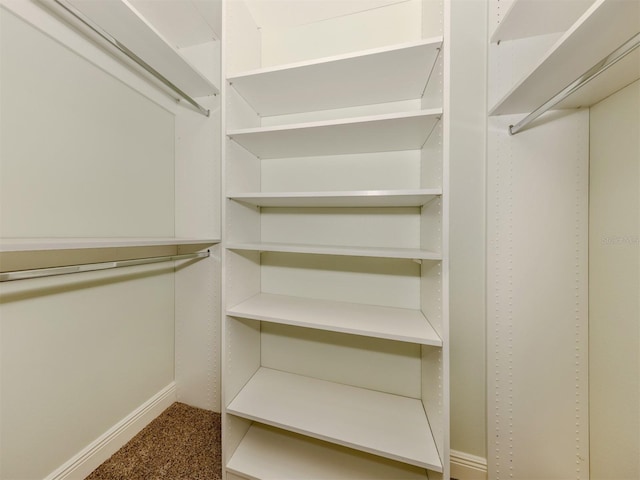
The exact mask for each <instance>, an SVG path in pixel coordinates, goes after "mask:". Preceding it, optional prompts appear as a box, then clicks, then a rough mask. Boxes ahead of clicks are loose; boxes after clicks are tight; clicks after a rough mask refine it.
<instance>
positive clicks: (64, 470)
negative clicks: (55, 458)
mask: <svg viewBox="0 0 640 480" xmlns="http://www.w3.org/2000/svg"><path fill="white" fill-rule="evenodd" d="M176 398H177V395H176V384H175V383H174V382H172V383H170V384H169V385H167V386H166V387H165V388H163V389H162V390H160V391H159V392H158V393H156V394H155V395H154V396H153V397H151V398H150V399H149V400H147V401H146V402H144V403H143V404H142V405H140V406H139V407H138V408H136V409H135V410H134V411H133V412H131V413H130V414H129V415H127V416H126V417H125V418H123V419H122V420H121V421H120V422H118V423H117V424H115V425H114V426H113V427H111V428H110V429H109V430H107V431H106V432H105V433H104V434H102V435H101V436H100V437H98V438H97V439H96V440H95V441H94V442H92V443H90V444H89V445H87V447H85V448H84V449H82V450H81V451H80V452H79V453H78V454H77V455H75V456H74V457H72V458H71V459H70V460H69V461H67V462H66V463H65V464H63V465H62V466H60V467H59V468H58V469H57V470H55V471H53V472H52V473H50V474H49V475H48V476H47V477H46V478H45V480H83V479H84V478H85V477H86V476H87V475H89V474H90V473H91V472H93V471H94V470H95V469H96V468H98V467H99V466H100V465H101V464H102V463H103V462H104V461H105V460H107V459H108V458H109V457H110V456H111V455H113V454H114V453H115V452H117V451H118V450H119V449H120V448H121V447H122V446H123V445H124V444H125V443H127V442H128V441H129V440H131V439H132V438H133V437H134V436H135V435H136V434H137V433H138V432H140V430H142V429H143V428H144V427H146V426H147V425H148V424H149V423H151V421H152V420H153V419H155V418H156V417H157V416H158V415H160V414H161V413H162V412H163V411H164V410H166V409H167V408H168V407H169V406H170V405H171V404H172V403H174V402H175V401H176Z"/></svg>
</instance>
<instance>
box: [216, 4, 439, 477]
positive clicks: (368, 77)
mask: <svg viewBox="0 0 640 480" xmlns="http://www.w3.org/2000/svg"><path fill="white" fill-rule="evenodd" d="M295 7H296V6H295V5H291V8H295ZM252 8H253V6H252V3H250V2H247V3H246V4H245V3H244V2H242V1H228V2H226V3H225V11H226V13H225V18H224V22H225V25H226V27H225V33H224V34H223V39H222V41H223V46H224V51H225V56H226V59H227V62H226V65H225V66H224V67H223V68H224V69H226V71H227V72H228V73H227V74H226V75H225V76H224V77H225V78H226V82H225V83H223V97H224V98H225V106H224V110H225V111H224V122H225V124H226V125H225V131H226V135H227V140H226V142H225V144H224V148H223V157H224V163H223V165H224V171H225V172H226V174H225V195H224V197H225V201H226V208H225V210H224V211H225V213H224V215H225V220H224V224H225V227H226V228H225V234H224V236H223V241H222V243H223V247H224V250H225V256H224V263H225V266H224V269H225V271H226V274H225V283H226V289H225V292H224V302H225V306H224V313H225V315H226V317H225V322H224V324H223V328H224V346H223V349H224V354H223V358H224V361H225V367H224V368H225V372H226V373H225V375H226V377H225V378H226V382H225V393H224V397H225V401H224V404H225V410H224V416H223V428H224V431H223V441H224V444H223V457H224V459H223V464H224V468H225V469H226V472H227V474H228V475H229V476H230V478H236V477H240V478H249V479H267V478H274V479H275V478H278V479H281V478H336V479H337V478H341V479H343V478H372V479H377V478H386V479H388V480H391V479H399V478H423V479H424V478H448V477H449V453H448V424H449V420H448V327H447V321H448V320H447V319H448V313H447V312H448V285H447V283H446V278H447V268H448V257H447V255H448V248H447V238H448V236H447V226H448V220H447V214H448V183H447V182H448V166H447V161H448V160H447V159H448V155H447V150H446V148H447V147H446V142H447V140H446V139H447V134H448V133H447V132H448V125H447V121H446V111H445V105H447V101H446V94H447V93H446V92H448V88H447V86H446V85H445V82H444V81H443V76H444V78H446V75H445V73H444V72H446V69H447V55H446V38H447V32H446V29H447V26H446V21H445V20H446V18H447V16H446V14H445V10H446V9H447V8H448V5H447V4H446V2H443V3H442V4H441V3H440V2H431V1H424V2H400V3H390V4H388V5H385V6H383V7H380V8H377V9H368V8H367V2H363V4H362V6H361V11H357V12H355V13H354V12H352V13H351V14H350V15H347V16H341V15H340V14H337V15H336V16H335V17H332V16H331V15H329V17H327V16H326V14H327V12H326V11H324V9H320V10H318V12H320V11H323V16H322V18H321V17H318V19H317V21H313V20H311V21H309V18H308V14H309V12H308V11H307V12H305V19H306V20H305V22H304V23H303V24H301V25H295V26H293V27H292V26H290V25H289V26H287V27H286V28H281V27H280V26H278V25H269V24H266V25H265V24H256V23H255V21H254V18H258V19H259V18H262V17H261V16H259V15H256V14H252ZM327 8H330V7H327ZM254 13H255V12H254ZM387 15H395V16H397V17H398V19H399V20H400V19H401V21H399V23H395V22H394V23H393V24H390V22H389V21H388V18H389V17H388V16H387ZM336 22H337V23H336ZM338 24H339V25H340V26H338ZM400 25H403V26H400ZM443 25H444V31H443ZM345 27H346V29H345ZM365 29H371V31H372V32H374V31H375V32H380V31H381V30H385V29H386V30H389V32H387V36H386V40H385V42H382V43H381V42H379V40H378V39H376V35H372V34H371V35H368V34H365V33H364V30H365ZM347 32H351V33H347ZM353 32H360V33H353ZM334 34H335V39H334V40H335V44H331V47H330V48H327V49H325V48H318V49H317V51H316V48H315V47H314V46H318V45H319V44H322V43H327V45H329V44H330V42H326V41H327V39H328V38H329V37H331V36H332V35H334ZM280 42H282V43H280ZM293 44H296V45H301V46H304V47H303V48H300V49H298V50H299V51H298V52H297V53H296V58H295V59H291V60H287V59H288V58H290V53H291V51H293V49H290V48H289V47H286V48H285V47H284V45H289V46H291V45H293ZM279 45H282V46H283V47H282V49H280V48H281V47H280V46H279ZM305 49H307V50H308V51H307V52H305V51H304V50H305ZM443 52H444V53H443ZM273 58H277V59H278V61H275V62H273V61H271V60H270V59H273ZM387 351H388V352H396V353H383V352H387ZM400 352H402V353H400ZM330 357H334V358H340V359H341V360H340V363H341V364H342V363H343V362H344V364H343V366H344V368H337V364H336V363H335V362H333V361H327V358H330ZM372 365H376V367H374V368H377V370H376V375H375V377H376V378H375V379H373V378H369V377H371V366H372ZM338 370H340V371H338Z"/></svg>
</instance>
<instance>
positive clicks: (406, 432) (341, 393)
mask: <svg viewBox="0 0 640 480" xmlns="http://www.w3.org/2000/svg"><path fill="white" fill-rule="evenodd" d="M227 413H230V414H232V415H236V416H239V417H243V418H247V419H249V420H254V421H257V422H260V423H264V424H267V425H272V426H274V427H279V428H283V429H285V430H289V431H292V432H295V433H301V434H303V435H308V436H311V437H314V438H317V439H320V440H327V441H329V442H332V443H336V444H338V445H343V446H345V447H349V448H353V449H356V450H360V451H363V452H367V453H372V454H375V455H380V456H382V457H385V458H390V459H392V460H398V461H400V462H404V463H408V464H410V465H415V466H417V467H422V468H426V469H429V470H433V471H436V472H442V462H441V461H440V456H439V455H438V450H437V448H436V444H435V442H434V439H433V436H432V434H431V429H430V427H429V422H428V420H427V417H426V414H425V412H424V408H423V406H422V403H421V402H420V400H417V399H414V398H408V397H401V396H399V395H392V394H388V393H382V392H377V391H373V390H367V389H364V388H357V387H353V386H349V385H342V384H338V383H334V382H328V381H325V380H318V379H315V378H311V377H305V376H302V375H296V374H292V373H287V372H282V371H278V370H272V369H269V368H260V369H259V370H258V371H257V372H256V373H255V374H254V376H253V377H252V378H251V380H249V382H247V384H246V385H245V386H244V388H243V389H242V390H241V391H240V393H238V395H237V396H236V397H235V398H234V399H233V401H232V402H231V403H230V404H229V406H228V407H227Z"/></svg>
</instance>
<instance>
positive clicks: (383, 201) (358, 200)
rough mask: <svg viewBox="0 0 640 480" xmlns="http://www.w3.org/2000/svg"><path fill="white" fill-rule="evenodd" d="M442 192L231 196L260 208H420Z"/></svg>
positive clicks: (266, 193) (430, 190)
mask: <svg viewBox="0 0 640 480" xmlns="http://www.w3.org/2000/svg"><path fill="white" fill-rule="evenodd" d="M438 195H442V189H436V188H433V189H421V190H358V191H348V192H260V193H247V194H233V195H229V198H230V199H231V200H236V201H238V202H243V203H248V204H250V205H256V206H259V207H419V206H422V205H425V204H427V203H428V202H430V201H431V200H433V199H434V198H435V197H436V196H438Z"/></svg>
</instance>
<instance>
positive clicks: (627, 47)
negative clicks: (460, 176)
mask: <svg viewBox="0 0 640 480" xmlns="http://www.w3.org/2000/svg"><path fill="white" fill-rule="evenodd" d="M639 46H640V33H638V34H636V35H635V36H633V37H632V38H631V39H630V40H627V41H626V42H625V43H624V44H623V45H622V46H620V47H618V48H617V49H616V50H615V51H614V52H612V53H610V54H609V55H607V56H606V57H605V58H603V59H602V60H600V61H599V62H598V63H596V64H595V65H594V66H593V67H592V68H590V69H589V70H588V71H587V72H585V73H584V74H582V75H581V76H580V77H579V78H577V79H576V80H574V81H573V82H571V83H570V84H569V85H567V86H566V87H565V88H563V89H562V90H561V91H560V92H558V93H557V94H555V95H554V96H553V97H551V98H550V99H549V100H547V101H546V102H545V103H544V104H542V105H541V106H540V107H538V108H537V109H535V110H534V111H533V112H531V113H530V114H529V115H527V116H526V117H524V118H523V119H522V120H520V121H519V122H518V123H516V124H515V125H510V126H509V134H511V135H515V134H516V133H518V132H519V131H521V130H522V129H523V128H525V127H526V126H527V125H529V124H530V123H531V122H533V121H534V120H535V119H536V118H538V117H539V116H540V115H542V114H543V113H545V112H546V111H547V110H549V109H551V108H553V107H554V106H555V105H557V104H558V103H560V102H561V101H562V100H564V99H565V98H567V97H568V96H569V95H571V94H572V93H574V92H575V91H576V90H578V89H579V88H581V87H583V86H584V85H586V84H587V83H589V82H590V81H591V80H593V79H594V78H596V77H597V76H598V75H600V74H601V73H603V72H604V71H605V70H607V69H608V68H609V67H611V66H613V65H615V64H616V63H617V62H618V61H620V60H622V59H623V58H624V57H626V56H627V55H628V54H629V53H631V52H632V51H634V50H635V49H636V48H638V47H639Z"/></svg>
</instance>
